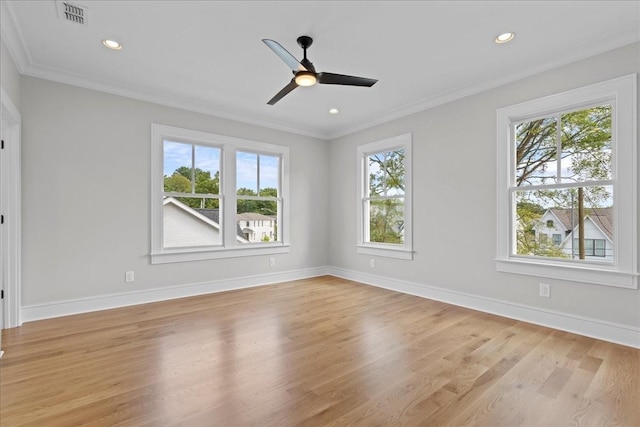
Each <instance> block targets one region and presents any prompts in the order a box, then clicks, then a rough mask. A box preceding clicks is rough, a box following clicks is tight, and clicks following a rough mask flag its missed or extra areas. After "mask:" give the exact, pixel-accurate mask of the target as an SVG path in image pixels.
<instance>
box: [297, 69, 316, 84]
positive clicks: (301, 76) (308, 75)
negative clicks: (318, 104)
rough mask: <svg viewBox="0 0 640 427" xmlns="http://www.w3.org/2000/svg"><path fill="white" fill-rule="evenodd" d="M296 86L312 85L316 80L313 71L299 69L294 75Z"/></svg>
mask: <svg viewBox="0 0 640 427" xmlns="http://www.w3.org/2000/svg"><path fill="white" fill-rule="evenodd" d="M295 81H296V84H297V85H298V86H313V85H314V84H316V83H317V82H318V79H317V78H316V75H315V73H312V72H310V71H299V72H298V73H296V77H295Z"/></svg>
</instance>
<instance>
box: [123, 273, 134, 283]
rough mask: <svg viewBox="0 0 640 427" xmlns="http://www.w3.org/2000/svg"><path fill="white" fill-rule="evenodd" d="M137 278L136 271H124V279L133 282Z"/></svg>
mask: <svg viewBox="0 0 640 427" xmlns="http://www.w3.org/2000/svg"><path fill="white" fill-rule="evenodd" d="M134 280H135V272H133V271H127V272H125V273H124V281H125V282H133V281H134Z"/></svg>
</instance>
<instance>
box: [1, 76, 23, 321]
mask: <svg viewBox="0 0 640 427" xmlns="http://www.w3.org/2000/svg"><path fill="white" fill-rule="evenodd" d="M0 104H1V107H0V117H1V118H0V122H2V126H3V133H4V134H3V139H4V140H5V148H4V151H5V154H4V155H3V156H2V158H3V160H2V163H3V164H2V185H3V189H2V193H3V195H4V197H5V199H4V200H3V201H2V202H1V203H0V204H3V203H7V206H6V207H5V208H4V212H3V214H4V215H5V225H4V227H5V232H6V242H5V243H6V247H4V248H1V249H2V250H1V251H2V256H3V257H4V258H3V264H4V266H5V269H4V270H5V271H4V273H5V277H4V278H5V283H6V288H5V303H4V304H5V306H4V308H5V310H4V316H5V318H4V322H3V325H4V327H5V328H13V327H16V326H20V325H22V320H21V318H20V304H21V302H20V301H21V295H22V290H21V289H22V233H21V230H22V224H21V218H22V214H21V212H22V205H21V203H22V201H21V194H22V193H21V191H22V190H21V186H22V184H21V173H20V170H21V138H22V136H21V127H22V117H21V116H20V113H19V112H18V109H17V108H16V106H15V105H14V103H13V101H11V98H10V97H9V95H7V93H6V92H5V91H4V89H2V88H0Z"/></svg>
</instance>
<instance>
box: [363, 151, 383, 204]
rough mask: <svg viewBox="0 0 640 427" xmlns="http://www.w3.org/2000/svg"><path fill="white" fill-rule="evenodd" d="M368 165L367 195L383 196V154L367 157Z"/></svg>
mask: <svg viewBox="0 0 640 427" xmlns="http://www.w3.org/2000/svg"><path fill="white" fill-rule="evenodd" d="M367 160H368V164H369V195H370V196H383V195H384V194H385V189H386V180H385V174H384V169H383V167H382V165H383V164H384V161H385V158H384V153H377V154H372V155H370V156H368V159H367Z"/></svg>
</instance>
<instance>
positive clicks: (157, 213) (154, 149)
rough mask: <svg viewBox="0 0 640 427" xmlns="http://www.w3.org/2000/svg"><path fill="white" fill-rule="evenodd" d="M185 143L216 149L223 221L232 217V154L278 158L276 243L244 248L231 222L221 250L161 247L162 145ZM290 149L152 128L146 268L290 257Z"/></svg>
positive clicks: (226, 224) (224, 229)
mask: <svg viewBox="0 0 640 427" xmlns="http://www.w3.org/2000/svg"><path fill="white" fill-rule="evenodd" d="M165 139H170V140H173V141H184V142H185V143H192V144H202V145H207V146H211V147H217V148H220V149H221V156H220V182H221V186H220V194H219V199H220V200H221V201H222V209H223V211H222V212H221V216H222V218H235V216H236V204H235V200H236V194H235V193H236V191H235V188H236V181H235V180H236V176H235V175H236V173H235V167H236V156H235V153H236V151H244V150H246V151H248V152H256V153H260V154H269V155H277V156H279V157H280V183H279V184H280V189H279V191H280V194H279V195H278V199H280V200H282V202H281V203H279V212H278V215H279V217H278V219H279V224H278V233H279V241H277V242H273V243H246V244H245V243H243V244H241V245H240V244H237V242H238V241H239V238H238V235H237V233H236V227H237V223H236V221H235V220H234V221H224V220H223V221H222V224H223V225H222V230H221V232H222V239H223V244H222V245H221V246H207V247H198V248H164V239H163V236H162V224H163V218H162V206H163V194H164V192H163V189H164V181H163V176H164V172H163V162H164V151H163V141H164V140H165ZM288 198H289V147H287V146H284V145H277V144H271V143H266V142H258V141H251V140H246V139H240V138H234V137H230V136H224V135H216V134H213V133H208V132H201V131H197V130H192V129H184V128H179V127H175V126H167V125H161V124H157V123H152V124H151V253H150V257H151V263H152V264H162V263H169V262H184V261H200V260H207V259H220V258H235V257H243V256H258V255H271V254H280V253H287V252H289V244H290V243H289V233H290V222H291V221H290V219H291V217H290V211H289V205H290V203H289V200H288Z"/></svg>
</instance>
